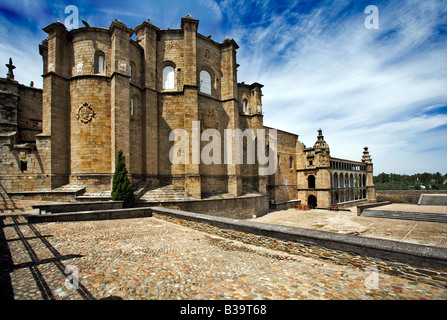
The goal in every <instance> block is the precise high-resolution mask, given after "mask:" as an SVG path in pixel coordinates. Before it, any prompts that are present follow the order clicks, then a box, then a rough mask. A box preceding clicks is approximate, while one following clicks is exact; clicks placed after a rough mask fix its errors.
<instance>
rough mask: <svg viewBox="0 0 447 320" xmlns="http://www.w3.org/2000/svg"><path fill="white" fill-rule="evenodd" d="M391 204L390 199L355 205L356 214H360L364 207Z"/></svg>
mask: <svg viewBox="0 0 447 320" xmlns="http://www.w3.org/2000/svg"><path fill="white" fill-rule="evenodd" d="M389 204H392V202H390V201H383V202H376V203H368V204H362V205H358V206H357V215H358V216H360V215H361V214H362V212H363V210H365V209H370V208H375V207H381V206H386V205H389Z"/></svg>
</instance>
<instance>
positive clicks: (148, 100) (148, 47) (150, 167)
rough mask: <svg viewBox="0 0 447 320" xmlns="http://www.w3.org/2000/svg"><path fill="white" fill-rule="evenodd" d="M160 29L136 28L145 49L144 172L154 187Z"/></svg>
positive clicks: (156, 183) (152, 27) (143, 26)
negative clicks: (158, 36)
mask: <svg viewBox="0 0 447 320" xmlns="http://www.w3.org/2000/svg"><path fill="white" fill-rule="evenodd" d="M159 30H160V29H159V28H157V27H155V26H154V25H153V24H152V23H150V21H145V22H143V23H142V24H141V25H139V26H137V27H136V28H135V33H136V35H137V39H139V40H141V42H140V46H142V47H143V49H144V89H145V95H144V96H145V99H144V101H142V102H141V106H142V112H143V115H142V116H143V126H142V128H143V141H144V145H145V150H144V170H145V174H146V179H147V180H149V181H150V182H151V184H152V185H153V186H157V185H159V181H158V140H159V137H158V94H157V32H158V31H159Z"/></svg>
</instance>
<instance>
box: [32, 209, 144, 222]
mask: <svg viewBox="0 0 447 320" xmlns="http://www.w3.org/2000/svg"><path fill="white" fill-rule="evenodd" d="M146 217H152V210H151V209H150V208H134V209H114V210H98V211H82V212H67V213H56V214H48V215H28V216H26V219H27V220H28V222H29V223H46V222H68V221H93V220H112V219H135V218H146Z"/></svg>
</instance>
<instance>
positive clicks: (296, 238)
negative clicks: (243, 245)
mask: <svg viewBox="0 0 447 320" xmlns="http://www.w3.org/2000/svg"><path fill="white" fill-rule="evenodd" d="M151 210H152V212H153V213H157V214H161V215H167V216H171V217H175V218H178V219H184V220H190V221H194V222H198V223H205V224H209V225H213V226H216V227H220V228H224V229H232V230H237V231H242V232H246V233H252V234H256V235H262V236H267V237H272V238H277V239H280V240H286V241H293V242H301V243H304V244H310V245H316V246H322V247H327V248H331V249H335V250H341V251H345V252H352V253H356V254H360V255H364V256H370V257H376V258H381V259H385V260H390V261H396V262H401V263H407V264H410V265H416V266H420V267H436V268H447V249H445V248H438V247H431V246H423V245H416V244H411V243H403V242H397V241H391V240H384V239H373V238H366V237H356V236H349V235H344V234H338V233H332V232H325V231H317V230H309V229H301V228H294V227H288V226H279V225H272V224H264V223H258V222H252V221H243V220H237V219H231V218H224V217H214V216H208V215H204V214H198V213H191V212H185V211H179V210H172V209H166V208H159V207H152V208H151Z"/></svg>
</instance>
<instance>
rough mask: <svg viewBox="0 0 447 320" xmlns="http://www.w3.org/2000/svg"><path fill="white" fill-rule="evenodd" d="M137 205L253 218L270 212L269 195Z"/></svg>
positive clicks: (138, 205)
mask: <svg viewBox="0 0 447 320" xmlns="http://www.w3.org/2000/svg"><path fill="white" fill-rule="evenodd" d="M136 206H137V207H149V206H160V207H163V208H168V209H174V210H182V211H190V212H197V213H203V214H207V215H211V216H217V217H227V218H234V219H251V218H253V216H257V217H259V216H262V215H264V214H266V213H268V212H269V197H268V196H267V195H265V196H264V195H256V196H244V197H239V198H231V199H203V200H193V201H172V202H161V203H160V202H142V201H140V202H138V203H137V204H136Z"/></svg>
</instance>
